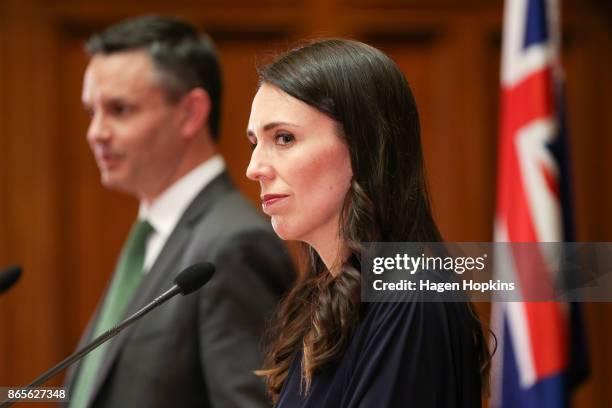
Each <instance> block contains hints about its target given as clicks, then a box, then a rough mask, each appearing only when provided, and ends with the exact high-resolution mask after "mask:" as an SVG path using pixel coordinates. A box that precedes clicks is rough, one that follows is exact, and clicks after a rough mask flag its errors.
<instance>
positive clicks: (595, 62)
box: [0, 0, 612, 407]
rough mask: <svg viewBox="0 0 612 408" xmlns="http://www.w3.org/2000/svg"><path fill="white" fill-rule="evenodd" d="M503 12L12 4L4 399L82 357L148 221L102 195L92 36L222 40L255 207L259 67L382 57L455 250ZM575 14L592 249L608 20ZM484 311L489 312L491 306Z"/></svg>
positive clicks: (604, 316)
mask: <svg viewBox="0 0 612 408" xmlns="http://www.w3.org/2000/svg"><path fill="white" fill-rule="evenodd" d="M459 3H461V6H459ZM501 8H502V7H501V2H490V1H484V0H483V1H481V0H473V1H469V2H468V4H467V5H466V2H457V1H453V0H436V1H435V2H431V1H422V0H411V1H396V0H386V1H385V2H384V3H382V2H378V1H370V0H334V1H332V0H329V1H327V0H310V1H301V2H293V1H286V0H268V1H264V0H248V1H247V0H235V1H232V2H231V4H230V5H228V4H227V3H226V2H221V1H207V2H200V1H187V0H185V1H175V2H171V3H168V2H166V1H157V0H155V1H149V2H147V3H146V4H145V3H143V2H137V3H134V2H130V3H126V2H122V1H85V0H70V1H62V2H47V1H43V0H5V1H0V93H1V94H2V95H3V98H0V149H1V152H0V154H1V155H2V156H1V159H0V267H2V266H4V265H6V264H8V263H9V262H19V263H21V264H22V265H23V266H24V271H25V274H24V278H23V279H22V281H21V282H20V283H19V285H18V286H17V287H15V288H14V289H13V290H11V291H10V292H9V293H8V294H6V295H3V296H2V297H0V324H1V327H2V334H0V354H1V355H2V358H0V385H9V384H11V385H17V384H23V383H26V382H28V381H29V380H31V379H32V378H33V377H35V376H36V375H37V374H38V373H39V372H41V371H43V370H45V369H46V368H48V367H49V366H51V365H52V364H53V363H55V362H57V361H59V360H60V359H61V358H63V357H64V356H65V355H67V354H68V353H70V352H71V351H72V350H73V348H74V346H75V344H76V342H77V340H78V337H79V335H80V333H81V331H82V330H83V328H84V326H85V324H86V322H87V320H88V318H89V316H90V314H91V313H92V311H93V309H94V307H95V305H96V303H97V300H98V297H99V296H100V294H101V292H102V290H103V289H104V285H105V284H106V281H107V279H108V277H109V274H110V273H111V271H112V269H113V266H114V263H115V260H116V256H117V253H118V252H119V249H120V246H121V244H122V242H123V239H124V236H125V234H126V233H127V230H128V229H129V226H130V224H131V222H132V219H133V217H134V215H135V213H136V209H137V203H136V202H135V200H134V199H132V198H130V197H127V196H125V195H121V194H119V193H115V192H111V191H108V190H105V189H104V188H102V187H101V185H100V182H99V175H98V171H97V168H96V165H95V163H94V160H93V158H92V156H91V153H90V151H89V149H88V146H87V143H86V141H85V136H84V135H85V130H86V126H87V120H88V118H87V117H86V115H85V113H84V112H83V109H82V107H81V102H80V92H81V81H82V75H83V70H84V68H85V65H86V63H87V59H86V57H85V55H84V53H83V52H82V45H83V42H84V41H85V39H86V38H87V37H88V36H89V35H90V34H91V33H92V32H94V31H96V30H99V29H101V28H102V27H105V26H106V25H108V24H110V23H112V22H115V21H117V20H119V19H123V18H126V17H129V16H133V15H137V14H142V13H145V12H159V13H168V14H173V15H178V16H183V17H185V18H187V19H189V20H190V21H192V22H193V23H195V24H196V25H198V26H199V27H201V28H202V29H204V30H205V31H207V32H208V33H209V34H211V36H212V37H213V38H214V40H215V41H216V43H217V48H218V50H219V54H220V57H221V61H222V64H223V74H224V82H225V95H224V101H223V110H222V120H223V123H222V137H221V142H220V145H219V147H220V150H221V151H222V153H223V154H224V155H225V157H226V162H227V163H228V166H229V169H230V172H231V174H232V176H233V178H234V179H235V181H236V182H237V184H238V186H239V187H240V188H241V189H242V190H243V191H244V192H245V193H246V194H247V196H248V197H249V198H250V199H251V200H252V201H253V202H254V203H257V202H258V198H257V197H258V194H259V191H258V186H257V185H256V184H255V183H253V182H250V181H248V180H247V179H246V178H245V177H244V172H245V169H246V166H247V164H248V161H249V158H250V148H249V146H248V143H247V142H246V140H245V137H244V129H245V127H246V124H247V121H248V116H249V111H250V105H251V101H252V97H253V95H254V93H255V87H256V75H255V69H254V67H255V65H256V64H257V63H260V62H264V61H266V60H269V57H270V56H271V55H273V54H274V53H275V52H277V51H279V50H284V49H286V48H288V47H289V46H290V45H291V44H293V43H294V41H295V40H296V39H302V38H315V37H323V36H349V37H352V38H356V39H360V40H364V41H366V42H369V43H372V44H373V45H375V46H378V47H380V48H381V49H383V50H384V51H385V52H387V53H388V54H389V55H390V56H391V57H392V58H394V59H395V60H396V61H397V62H398V64H399V66H400V68H401V69H402V70H403V71H404V73H405V74H406V76H407V79H408V81H409V83H410V84H411V86H412V88H413V91H414V93H415V96H416V99H417V103H418V105H419V111H420V115H421V120H422V134H423V144H424V151H425V155H426V163H427V171H428V173H429V185H430V189H431V192H432V196H433V201H434V210H435V215H436V218H437V220H438V222H439V224H440V227H441V229H442V231H443V233H444V235H445V237H446V238H447V239H449V240H457V241H488V240H490V239H491V237H492V221H493V211H494V204H495V203H494V200H495V177H496V168H495V166H496V154H497V153H496V148H497V143H496V139H497V120H498V98H499V91H498V89H499V85H498V72H499V55H500V32H501V11H502V10H501ZM564 11H565V12H564V21H565V27H564V34H565V40H566V41H565V45H564V50H563V63H564V65H565V68H566V73H567V78H568V79H567V101H568V103H567V107H568V125H569V135H570V138H571V145H572V162H573V173H574V180H573V186H574V191H575V206H576V221H577V234H578V239H579V240H582V241H612V233H611V231H612V215H611V214H610V211H609V209H610V208H612V189H610V188H609V186H610V185H612V179H611V178H612V161H611V160H609V159H608V155H609V152H611V151H612V118H611V117H609V115H608V112H609V110H610V108H611V107H612V83H611V81H612V79H611V78H610V76H609V74H608V73H607V72H608V70H609V68H608V67H609V66H610V63H611V62H612V61H610V58H611V57H610V54H609V50H608V48H609V43H610V36H611V28H610V25H609V18H610V9H609V7H608V6H605V5H604V3H602V2H598V1H591V2H577V1H574V2H569V5H567V6H566V7H565V10H564ZM611 306H612V305H611V304H589V305H585V319H586V323H587V327H588V335H589V342H590V347H591V353H592V356H593V375H592V379H591V380H590V381H589V382H588V384H587V385H586V386H585V387H583V388H582V389H581V390H580V392H579V394H578V402H579V404H578V406H581V407H590V406H597V405H599V404H600V403H601V402H602V401H605V400H609V399H611V398H612V391H611V389H612V387H610V380H609V378H611V377H612V372H611V369H610V363H612V354H611V353H610V351H609V350H608V344H610V342H611V341H612V323H611V321H610V319H609V318H608V316H609V315H610V314H611V313H612V307H611ZM480 309H482V311H483V314H484V315H487V314H488V310H487V305H480ZM485 317H486V316H485ZM5 333H7V334H9V335H5ZM53 383H55V384H58V383H59V379H56V380H55V381H54V382H53Z"/></svg>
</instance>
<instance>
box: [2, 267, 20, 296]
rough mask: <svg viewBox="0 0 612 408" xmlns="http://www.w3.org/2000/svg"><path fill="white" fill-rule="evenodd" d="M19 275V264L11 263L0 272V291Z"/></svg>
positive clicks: (10, 284)
mask: <svg viewBox="0 0 612 408" xmlns="http://www.w3.org/2000/svg"><path fill="white" fill-rule="evenodd" d="M20 277H21V266H19V265H12V266H9V267H8V268H6V269H4V270H3V271H2V272H0V293H3V292H6V291H7V290H9V289H10V288H11V286H13V285H14V284H15V282H17V281H18V280H19V278H20Z"/></svg>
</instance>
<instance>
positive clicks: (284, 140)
mask: <svg viewBox="0 0 612 408" xmlns="http://www.w3.org/2000/svg"><path fill="white" fill-rule="evenodd" d="M294 140H295V137H294V136H293V135H292V134H291V133H279V134H278V135H276V143H277V144H279V145H288V144H289V143H291V142H293V141H294Z"/></svg>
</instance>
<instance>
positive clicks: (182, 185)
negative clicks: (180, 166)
mask: <svg viewBox="0 0 612 408" xmlns="http://www.w3.org/2000/svg"><path fill="white" fill-rule="evenodd" d="M224 169H225V162H224V160H223V157H221V155H218V154H217V155H215V156H213V157H212V158H210V159H208V160H207V161H205V162H204V163H202V164H200V165H199V166H198V167H196V168H194V169H193V170H191V171H190V172H189V173H187V174H186V175H184V176H183V177H182V178H180V179H179V180H177V181H176V182H174V184H172V185H171V186H170V187H168V188H167V189H166V191H164V192H163V193H162V194H161V195H160V196H159V197H157V199H155V201H153V202H152V203H145V202H143V201H141V202H140V209H139V210H138V219H141V220H145V219H146V220H147V221H149V223H150V224H151V226H153V228H154V229H155V231H153V232H152V233H151V235H150V236H149V238H148V241H147V246H146V254H145V259H144V265H143V273H147V272H148V271H149V269H151V267H152V266H153V264H154V263H155V260H156V259H157V257H158V256H159V253H160V252H161V250H162V248H163V247H164V245H165V244H166V241H167V240H168V237H169V236H170V234H171V233H172V231H173V230H174V227H176V224H177V223H178V222H179V220H180V218H181V216H182V215H183V213H184V212H185V210H186V209H187V207H188V206H189V204H191V202H192V201H193V199H194V198H195V197H196V195H197V194H198V193H199V192H200V191H202V189H203V188H204V187H206V185H208V183H210V182H211V181H212V180H213V179H214V178H215V177H217V176H218V175H219V174H221V173H222V172H223V170H224Z"/></svg>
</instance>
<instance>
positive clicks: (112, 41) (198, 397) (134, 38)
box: [67, 16, 293, 408]
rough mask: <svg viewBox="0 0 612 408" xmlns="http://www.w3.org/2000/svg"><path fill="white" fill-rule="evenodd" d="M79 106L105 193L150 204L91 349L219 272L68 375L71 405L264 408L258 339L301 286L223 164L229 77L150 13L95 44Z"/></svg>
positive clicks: (93, 330)
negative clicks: (195, 268)
mask: <svg viewBox="0 0 612 408" xmlns="http://www.w3.org/2000/svg"><path fill="white" fill-rule="evenodd" d="M87 50H88V52H89V54H90V56H91V59H90V62H89V65H88V67H87V70H86V72H85V78H84V83H83V95H82V98H83V103H84V105H85V107H86V109H87V110H88V111H89V112H90V113H91V123H90V125H89V129H88V131H87V140H88V142H89V144H90V147H91V149H92V151H93V153H94V155H95V158H96V161H97V164H98V167H99V169H100V173H101V180H102V183H103V184H104V185H105V186H106V187H108V188H112V189H116V190H121V191H124V192H127V193H128V194H131V195H133V196H135V197H137V198H138V199H139V200H140V210H139V214H138V220H137V222H136V223H135V225H134V227H133V228H132V232H131V233H130V236H129V237H128V239H127V241H126V244H125V246H124V249H123V251H122V255H121V257H120V259H119V262H118V264H117V268H116V270H115V274H114V275H113V279H112V281H111V283H110V285H109V287H108V289H107V291H106V294H105V295H104V297H103V299H102V300H101V302H100V304H99V307H98V310H97V311H96V314H95V315H94V317H93V319H92V321H91V323H90V325H89V328H88V329H87V332H86V334H85V335H84V337H83V339H82V342H86V341H89V340H91V339H92V338H93V337H94V336H96V335H98V334H99V333H101V332H103V331H104V330H106V329H108V328H109V327H110V326H112V325H113V324H115V323H116V322H118V321H120V320H121V319H122V318H124V317H125V316H128V315H129V314H131V313H133V312H134V311H136V310H138V309H139V308H140V307H142V306H143V305H144V304H146V303H147V302H149V301H150V300H151V299H152V298H154V297H155V296H156V295H157V294H159V293H160V292H161V291H163V290H165V289H167V288H168V287H170V286H171V285H172V281H173V279H174V277H175V274H176V273H177V271H179V270H181V269H183V268H184V267H186V266H188V265H190V264H193V263H195V262H198V261H209V262H212V263H214V264H215V266H216V272H215V276H214V277H213V279H212V280H211V282H210V283H209V284H208V285H206V286H205V287H204V288H203V289H202V290H200V291H199V292H197V293H196V294H195V295H191V296H186V297H176V298H174V299H172V300H170V301H169V302H168V303H167V304H165V305H164V306H163V307H162V308H160V309H158V310H156V311H154V312H152V313H150V314H149V315H147V316H145V317H144V318H143V319H142V320H140V321H138V322H137V323H136V324H134V325H133V326H131V327H129V328H128V329H126V330H125V331H124V332H122V333H121V334H119V335H118V336H117V337H116V338H114V339H113V340H112V341H111V342H109V343H107V344H105V345H103V346H102V347H101V348H100V349H99V350H98V349H97V350H95V351H94V352H93V353H92V354H90V355H88V356H87V357H86V358H85V359H84V360H83V361H82V362H81V363H80V365H79V366H77V367H76V368H75V369H73V371H72V372H71V373H69V376H68V378H67V384H68V385H69V387H70V394H71V402H70V404H69V405H70V406H71V407H86V406H87V407H89V406H94V407H220V408H221V407H222V408H229V407H263V406H268V400H267V398H266V396H265V394H264V387H263V383H262V381H261V380H260V379H259V378H257V377H256V376H255V375H254V374H253V370H255V369H258V368H259V367H260V363H261V354H260V352H261V350H260V346H261V336H262V332H263V331H264V328H265V322H266V319H267V318H268V317H270V313H271V312H272V311H273V309H274V308H275V305H276V302H277V301H278V299H279V297H280V295H281V294H282V293H283V292H284V291H285V290H286V289H287V288H288V286H289V284H290V283H291V281H292V279H293V271H292V267H291V262H290V259H289V257H288V254H287V251H286V250H285V248H284V247H283V245H282V244H281V243H280V242H279V241H278V239H277V238H276V236H275V234H274V233H273V232H272V231H271V229H270V227H269V224H268V223H267V222H266V221H265V220H263V219H262V218H261V217H260V215H259V214H258V213H257V211H256V210H254V209H253V208H252V207H251V205H249V203H247V201H246V200H245V199H244V198H243V197H242V196H241V195H240V194H239V193H238V191H237V190H236V188H235V187H234V186H233V184H232V183H231V181H230V179H229V176H228V174H227V172H226V171H225V165H224V162H223V159H222V157H221V156H220V155H219V154H218V153H217V149H216V143H215V142H216V139H217V136H218V134H219V116H220V115H219V107H220V98H221V82H220V70H219V66H218V62H217V57H216V54H215V51H214V48H213V45H212V43H211V42H210V40H209V39H208V38H207V37H205V36H203V35H201V34H199V33H198V32H197V31H196V30H195V29H194V28H193V27H192V26H190V25H188V24H186V23H184V22H182V21H180V20H175V19H169V18H163V17H156V16H145V17H140V18H136V19H132V20H127V21H125V22H122V23H119V24H118V25H115V26H112V27H110V28H109V29H107V30H106V31H104V32H103V33H101V34H99V35H96V36H94V37H92V39H91V40H90V41H89V42H88V44H87Z"/></svg>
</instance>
